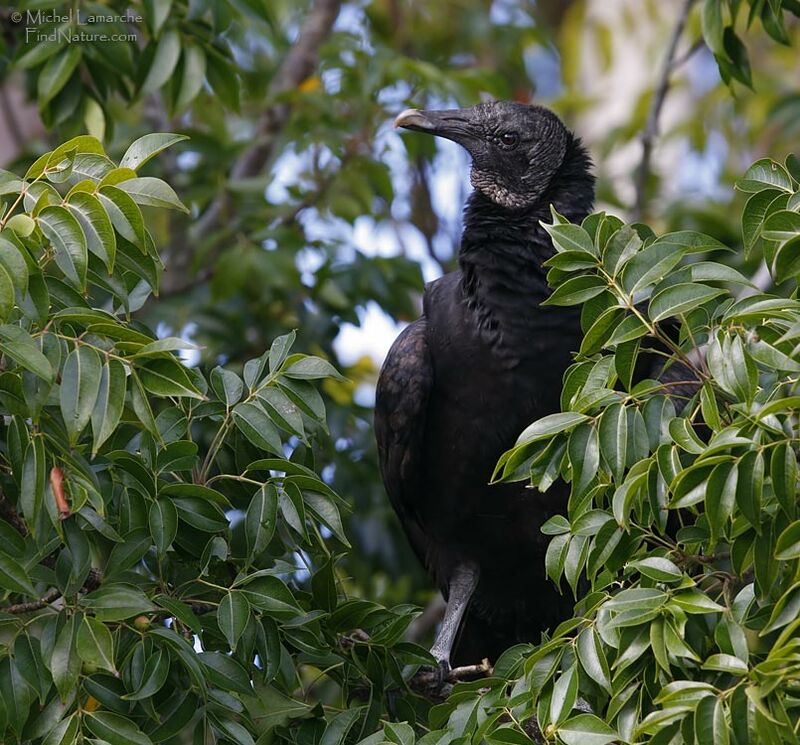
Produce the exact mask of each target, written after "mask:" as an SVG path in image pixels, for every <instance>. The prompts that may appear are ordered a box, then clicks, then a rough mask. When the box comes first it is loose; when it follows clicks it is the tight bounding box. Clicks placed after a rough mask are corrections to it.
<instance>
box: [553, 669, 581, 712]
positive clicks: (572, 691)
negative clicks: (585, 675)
mask: <svg viewBox="0 0 800 745" xmlns="http://www.w3.org/2000/svg"><path fill="white" fill-rule="evenodd" d="M577 698H578V669H577V665H573V666H572V667H570V668H568V669H567V670H565V671H564V672H563V673H562V674H561V675H560V676H559V677H558V678H557V679H556V682H555V683H554V684H553V695H552V697H551V699H550V722H551V723H552V724H555V725H558V724H560V723H561V722H563V721H565V720H566V719H567V717H569V715H570V713H571V712H572V708H573V707H574V706H575V701H576V699H577Z"/></svg>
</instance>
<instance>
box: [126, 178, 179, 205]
mask: <svg viewBox="0 0 800 745" xmlns="http://www.w3.org/2000/svg"><path fill="white" fill-rule="evenodd" d="M117 186H118V187H119V188H120V189H121V190H122V191H124V192H125V193H126V194H128V195H129V196H130V197H131V199H133V201H134V202H136V204H144V205H146V206H148V207H162V208H164V209H174V210H179V211H181V212H186V213H187V214H188V212H189V210H188V208H187V207H186V205H184V203H183V202H181V200H180V199H179V198H178V195H177V194H176V193H175V190H174V189H173V188H172V187H171V186H170V185H169V184H168V183H167V182H166V181H162V180H161V179H159V178H154V177H152V176H140V177H138V178H132V179H127V180H126V181H120V182H119V183H118V184H117Z"/></svg>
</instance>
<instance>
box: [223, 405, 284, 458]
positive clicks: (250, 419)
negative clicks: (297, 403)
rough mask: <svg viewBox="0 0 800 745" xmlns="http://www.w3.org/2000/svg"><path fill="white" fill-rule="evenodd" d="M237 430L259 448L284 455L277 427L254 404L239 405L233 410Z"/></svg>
mask: <svg viewBox="0 0 800 745" xmlns="http://www.w3.org/2000/svg"><path fill="white" fill-rule="evenodd" d="M233 421H234V424H235V425H236V427H237V429H238V430H239V431H240V432H241V433H242V434H243V435H244V436H245V437H246V438H247V439H248V440H249V441H250V442H251V443H252V444H253V445H255V446H256V447H257V448H259V449H260V450H266V451H267V452H271V453H275V454H276V455H281V456H282V455H283V454H284V452H283V445H282V443H281V438H280V435H279V434H278V429H277V427H276V426H275V425H274V424H273V423H272V420H270V418H269V417H268V416H267V415H266V413H265V412H264V410H263V409H262V408H261V407H259V406H258V405H256V404H254V403H249V402H244V403H240V404H237V405H236V406H235V407H234V409H233Z"/></svg>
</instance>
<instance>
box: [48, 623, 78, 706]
mask: <svg viewBox="0 0 800 745" xmlns="http://www.w3.org/2000/svg"><path fill="white" fill-rule="evenodd" d="M77 621H78V617H77V616H76V615H72V616H70V617H69V618H68V619H67V622H66V624H64V627H63V628H62V629H61V632H60V633H59V635H58V638H57V639H56V642H55V645H54V646H53V652H52V655H51V657H50V672H51V673H52V674H53V682H54V683H55V684H56V690H57V691H58V695H59V698H60V699H61V701H62V703H63V702H64V701H66V700H67V696H69V695H70V694H71V693H72V692H73V691H74V690H75V686H76V685H77V682H78V674H79V673H80V670H81V661H80V658H79V657H78V651H77V649H76V648H75V626H76V624H77Z"/></svg>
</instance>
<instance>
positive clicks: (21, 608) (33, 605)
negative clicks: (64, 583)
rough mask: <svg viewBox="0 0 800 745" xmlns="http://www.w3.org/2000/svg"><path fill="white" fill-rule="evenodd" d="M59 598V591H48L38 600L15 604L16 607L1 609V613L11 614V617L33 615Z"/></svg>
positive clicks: (10, 606)
mask: <svg viewBox="0 0 800 745" xmlns="http://www.w3.org/2000/svg"><path fill="white" fill-rule="evenodd" d="M60 597H61V590H56V589H53V590H49V591H48V592H46V593H45V594H44V595H42V597H41V598H39V599H38V600H32V601H31V602H30V603H17V604H16V605H9V606H8V607H7V608H3V609H2V611H3V613H11V614H13V615H20V614H23V613H33V611H37V610H41V609H42V608H46V607H47V606H48V605H50V603H54V602H55V601H56V600H58V599H59V598H60Z"/></svg>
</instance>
